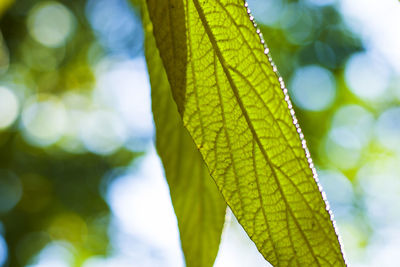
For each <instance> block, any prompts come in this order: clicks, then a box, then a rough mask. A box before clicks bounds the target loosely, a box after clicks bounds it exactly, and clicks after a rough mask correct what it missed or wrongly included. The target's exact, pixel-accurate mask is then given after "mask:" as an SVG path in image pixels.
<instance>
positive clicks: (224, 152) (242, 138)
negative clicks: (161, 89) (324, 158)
mask: <svg viewBox="0 0 400 267" xmlns="http://www.w3.org/2000/svg"><path fill="white" fill-rule="evenodd" d="M147 3H148V7H149V13H150V18H151V20H152V23H153V25H154V35H155V39H156V43H157V46H158V48H159V50H160V55H161V58H162V60H163V62H164V66H165V68H166V72H167V75H168V79H169V81H170V84H171V87H172V90H173V96H174V99H175V101H176V103H177V105H178V109H179V112H180V113H181V116H182V118H183V122H184V125H185V127H186V128H187V129H188V130H189V133H190V134H191V136H192V138H193V139H194V141H195V143H196V145H197V147H198V148H199V150H200V152H201V154H202V156H203V159H204V161H205V162H206V164H207V165H208V167H209V170H210V172H211V175H212V177H213V178H214V179H215V181H216V183H217V185H218V188H219V189H220V191H221V192H222V194H223V196H224V198H225V200H226V201H227V203H228V205H229V206H230V207H231V209H232V211H233V213H234V214H235V216H236V217H237V218H238V221H239V222H240V224H241V225H242V226H243V227H244V229H245V231H246V232H247V234H248V235H249V236H250V238H251V239H252V240H253V241H254V242H255V244H256V246H257V248H258V249H259V251H260V252H261V253H262V254H263V256H264V257H265V258H266V259H267V260H268V261H269V262H270V263H272V264H273V265H275V266H344V265H345V263H344V260H343V256H342V253H341V250H340V245H339V242H338V238H337V235H336V233H335V230H334V227H333V225H332V221H331V219H330V215H329V213H328V211H327V210H326V205H325V202H324V200H323V198H322V195H321V193H320V191H319V189H318V186H317V183H316V182H315V180H314V178H313V170H312V166H309V163H311V160H308V158H307V157H306V153H308V150H307V152H306V149H305V148H303V146H304V147H305V142H302V139H301V138H300V137H299V133H298V132H300V129H296V127H295V126H294V125H293V124H294V123H297V122H296V119H295V118H294V117H293V116H292V114H291V112H292V111H291V110H290V109H289V108H288V105H289V106H291V104H290V102H286V101H285V97H286V96H285V94H284V92H283V90H282V89H281V84H280V81H279V80H278V76H277V75H276V73H275V72H274V71H273V67H272V66H271V63H270V62H269V60H268V57H267V56H266V55H265V54H264V46H263V45H262V44H261V43H260V38H259V36H258V35H257V33H256V29H255V28H254V26H253V23H252V21H251V20H250V19H249V15H248V14H247V12H246V8H245V4H244V2H243V1H241V0H169V1H160V0H148V1H147ZM180 16H184V17H180ZM283 87H284V86H283ZM288 103H289V104H288ZM165 138H168V137H165Z"/></svg>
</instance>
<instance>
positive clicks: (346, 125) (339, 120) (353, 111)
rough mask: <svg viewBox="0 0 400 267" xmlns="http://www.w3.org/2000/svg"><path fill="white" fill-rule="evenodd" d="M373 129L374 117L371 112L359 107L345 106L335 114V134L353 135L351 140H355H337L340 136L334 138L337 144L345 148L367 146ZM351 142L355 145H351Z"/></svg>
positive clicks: (333, 125) (333, 122)
mask: <svg viewBox="0 0 400 267" xmlns="http://www.w3.org/2000/svg"><path fill="white" fill-rule="evenodd" d="M373 127H374V117H373V115H372V114H371V113H370V112H369V111H367V110H366V109H365V108H363V107H361V106H358V105H345V106H342V107H341V108H339V109H338V110H337V111H336V112H335V114H334V116H333V119H332V129H333V131H335V132H338V131H339V132H340V131H341V132H342V133H344V132H347V134H348V135H351V137H350V139H355V140H344V138H339V139H338V138H336V137H339V136H340V134H339V135H336V136H334V135H333V136H332V137H334V140H335V142H336V143H337V144H341V145H343V146H347V147H354V146H357V147H359V146H365V145H367V144H368V142H369V141H370V139H371V135H372V129H373ZM351 142H354V144H351ZM346 143H348V144H346ZM356 144H357V145H356Z"/></svg>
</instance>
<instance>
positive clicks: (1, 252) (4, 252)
mask: <svg viewBox="0 0 400 267" xmlns="http://www.w3.org/2000/svg"><path fill="white" fill-rule="evenodd" d="M7 256H8V249H7V243H6V241H5V240H4V237H3V236H2V235H1V234H0V266H3V264H4V263H5V262H6V261H7Z"/></svg>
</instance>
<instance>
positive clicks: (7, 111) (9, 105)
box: [0, 86, 19, 130]
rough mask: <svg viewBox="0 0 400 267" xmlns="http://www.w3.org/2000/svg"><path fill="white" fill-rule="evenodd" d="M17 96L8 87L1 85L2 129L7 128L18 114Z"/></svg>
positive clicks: (0, 114)
mask: <svg viewBox="0 0 400 267" xmlns="http://www.w3.org/2000/svg"><path fill="white" fill-rule="evenodd" d="M18 111H19V102H18V98H17V96H16V95H15V94H14V93H13V92H12V91H11V90H9V89H8V88H6V87H2V86H0V130H1V129H4V128H7V127H8V126H10V125H11V124H13V122H14V121H15V119H16V118H17V116H18Z"/></svg>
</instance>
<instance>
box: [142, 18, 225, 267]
mask: <svg viewBox="0 0 400 267" xmlns="http://www.w3.org/2000/svg"><path fill="white" fill-rule="evenodd" d="M143 17H144V18H143V22H144V28H145V30H146V41H145V42H146V43H145V48H146V49H145V50H146V59H147V64H148V69H149V73H150V80H151V86H152V91H151V92H152V93H151V96H152V109H153V114H154V121H155V125H156V135H157V138H156V146H157V151H158V153H159V155H160V157H161V159H162V162H163V165H164V169H165V175H166V178H167V181H168V184H169V187H170V192H171V198H172V203H173V206H174V210H175V213H176V216H177V219H178V225H179V231H180V236H181V243H182V249H183V252H184V255H185V259H186V266H188V267H211V266H213V263H214V260H215V257H216V255H217V252H218V247H219V243H220V239H221V232H222V228H223V225H224V218H225V211H226V202H225V201H224V199H223V198H222V195H221V193H220V192H219V191H218V188H217V187H216V185H215V182H214V181H213V179H212V178H211V177H210V175H209V172H208V169H207V166H206V165H205V164H204V161H203V159H202V158H201V155H200V152H199V151H198V149H197V147H196V146H195V144H194V142H193V139H192V138H191V137H190V135H189V133H188V132H187V130H186V129H185V128H184V127H183V124H182V119H181V118H180V116H179V113H178V110H177V106H176V104H175V102H174V100H173V98H172V94H171V89H170V86H169V83H168V80H167V75H166V73H165V71H164V68H163V64H162V61H161V58H160V56H159V53H158V50H157V47H156V44H155V40H154V37H153V35H152V25H151V23H150V21H149V19H148V15H147V14H146V12H144V14H143Z"/></svg>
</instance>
